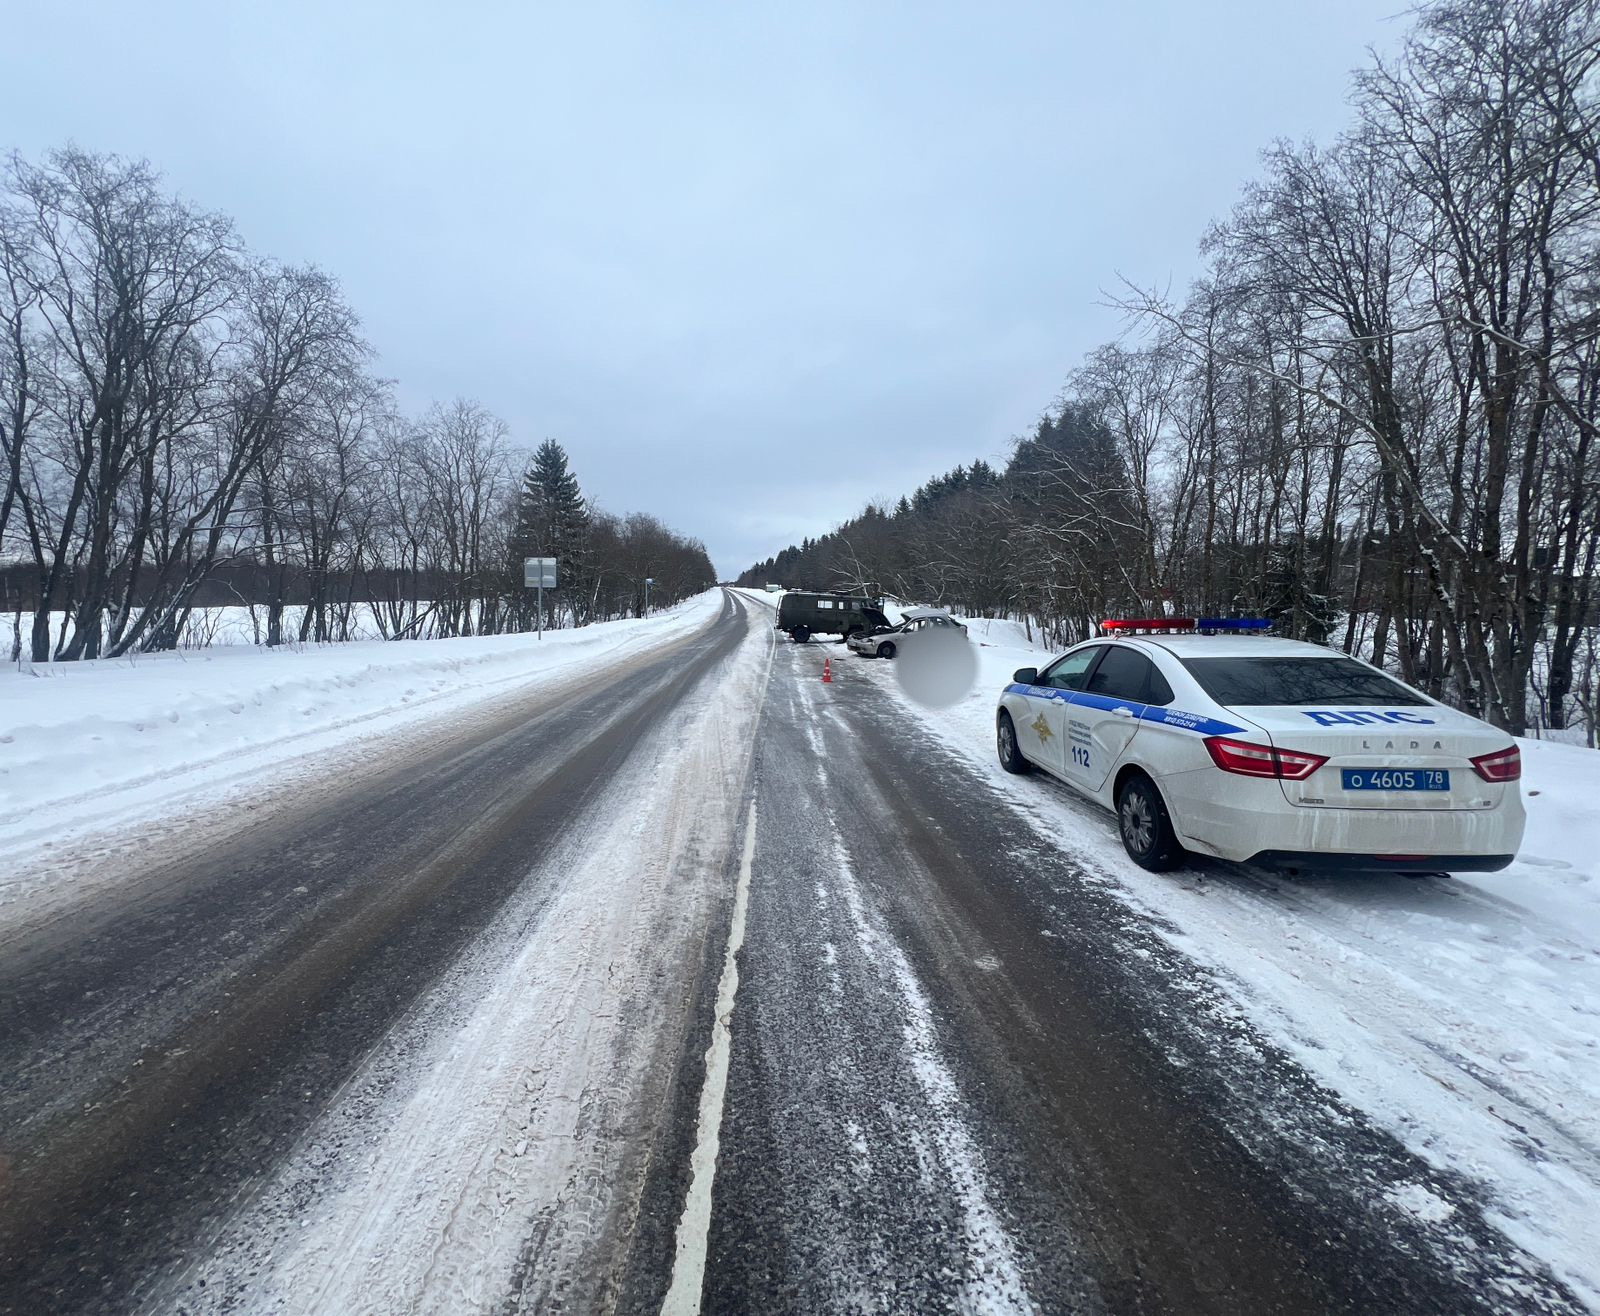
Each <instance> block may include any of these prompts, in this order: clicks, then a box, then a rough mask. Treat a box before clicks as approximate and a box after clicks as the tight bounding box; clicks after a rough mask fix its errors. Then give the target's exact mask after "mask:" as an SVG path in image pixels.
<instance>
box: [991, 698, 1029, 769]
mask: <svg viewBox="0 0 1600 1316" xmlns="http://www.w3.org/2000/svg"><path fill="white" fill-rule="evenodd" d="M994 744H995V749H996V750H997V751H998V752H999V754H1000V766H1001V767H1002V768H1004V769H1005V770H1006V771H1007V772H1014V773H1016V774H1017V775H1018V776H1021V775H1022V774H1023V773H1027V772H1032V771H1033V764H1031V763H1029V762H1028V760H1027V759H1025V758H1023V757H1022V749H1021V748H1020V747H1019V746H1018V744H1017V729H1016V727H1015V726H1013V725H1012V723H1011V714H1010V713H1001V714H1000V717H999V718H998V720H997V721H996V722H995V728H994Z"/></svg>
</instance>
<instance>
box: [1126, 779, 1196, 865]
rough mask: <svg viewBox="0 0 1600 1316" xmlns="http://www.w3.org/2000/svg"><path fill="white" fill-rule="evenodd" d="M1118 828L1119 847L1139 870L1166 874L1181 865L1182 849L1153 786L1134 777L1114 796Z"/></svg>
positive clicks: (1159, 794) (1158, 793)
mask: <svg viewBox="0 0 1600 1316" xmlns="http://www.w3.org/2000/svg"><path fill="white" fill-rule="evenodd" d="M1117 827H1118V830H1119V831H1121V833H1122V848H1123V849H1125V850H1126V851H1127V852H1128V858H1130V859H1132V860H1133V862H1134V863H1136V864H1138V865H1139V867H1140V868H1147V869H1149V870H1150V871H1151V872H1152V873H1165V872H1167V871H1168V870H1170V869H1173V868H1176V867H1177V866H1178V865H1179V864H1181V863H1182V862H1183V847H1182V846H1181V845H1179V844H1178V836H1177V833H1176V832H1174V831H1173V830H1172V819H1171V818H1170V817H1169V816H1168V815H1167V806H1166V805H1165V804H1164V803H1163V802H1162V799H1161V792H1160V791H1158V790H1157V789H1156V786H1155V783H1154V782H1153V781H1151V780H1150V778H1148V777H1146V776H1144V775H1143V774H1135V775H1134V776H1131V777H1129V778H1128V780H1127V781H1125V782H1124V783H1123V784H1122V790H1121V791H1120V792H1119V793H1118V795H1117Z"/></svg>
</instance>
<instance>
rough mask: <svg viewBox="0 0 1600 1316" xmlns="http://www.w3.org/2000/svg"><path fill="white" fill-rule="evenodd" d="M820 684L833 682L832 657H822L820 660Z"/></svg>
mask: <svg viewBox="0 0 1600 1316" xmlns="http://www.w3.org/2000/svg"><path fill="white" fill-rule="evenodd" d="M822 684H823V685H832V684H833V659H832V658H824V659H823V660H822Z"/></svg>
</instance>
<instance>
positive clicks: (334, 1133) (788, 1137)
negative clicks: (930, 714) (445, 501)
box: [0, 596, 1582, 1314]
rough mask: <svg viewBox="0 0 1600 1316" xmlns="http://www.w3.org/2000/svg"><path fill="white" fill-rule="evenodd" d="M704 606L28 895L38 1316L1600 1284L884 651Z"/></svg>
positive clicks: (1409, 1292)
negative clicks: (1256, 1021) (1550, 1257)
mask: <svg viewBox="0 0 1600 1316" xmlns="http://www.w3.org/2000/svg"><path fill="white" fill-rule="evenodd" d="M707 619H708V621H707V624H706V625H705V626H704V627H703V628H702V629H700V630H697V631H686V632H683V633H674V635H672V636H671V637H670V638H668V639H665V640H663V642H662V643H661V644H660V645H659V646H658V647H657V648H655V649H654V650H653V651H650V652H646V653H643V654H640V653H638V652H634V651H629V652H628V653H626V654H621V655H618V656H614V657H611V658H608V657H606V656H605V655H600V656H598V657H597V659H596V661H595V663H594V664H593V670H592V671H589V672H586V673H583V674H582V675H581V676H580V677H576V678H572V679H568V680H565V681H564V682H563V683H552V684H547V685H538V686H535V687H533V688H531V689H530V691H529V693H528V694H527V695H526V696H525V697H515V696H507V695H505V693H504V692H503V691H502V692H501V693H500V694H499V695H497V697H496V700H495V701H494V702H493V703H486V704H484V705H483V706H482V707H481V708H479V709H478V710H477V711H476V712H475V713H471V714H470V715H469V714H468V713H462V714H460V715H459V716H457V717H453V718H452V719H451V720H449V721H447V722H440V721H439V720H437V719H435V720H434V721H432V722H427V723H426V724H425V725H426V729H427V730H426V734H413V735H411V736H409V738H403V737H401V736H400V735H399V733H396V735H395V736H394V738H393V739H392V740H391V741H390V742H388V743H389V744H390V745H391V747H392V751H393V752H392V755H385V756H381V757H379V758H378V759H377V760H376V761H373V762H370V763H368V765H367V767H366V768H365V769H364V770H361V771H357V770H355V769H354V768H348V769H347V770H346V771H345V772H344V775H343V776H342V777H341V778H340V779H339V780H336V781H335V780H327V779H324V780H322V781H321V782H320V784H315V785H314V786H313V785H311V784H308V783H301V784H300V785H299V786H298V787H297V789H296V791H294V792H289V793H286V794H282V795H280V796H274V797H273V798H272V800H271V804H270V807H269V806H268V805H266V804H264V805H263V807H262V809H261V810H259V811H258V813H259V816H258V814H256V813H253V814H252V815H251V816H250V818H249V820H248V822H247V823H245V824H240V823H239V821H238V820H237V818H235V820H234V821H233V824H232V826H231V827H219V826H217V825H216V824H215V821H214V820H211V819H208V818H207V817H198V818H195V819H193V820H190V821H189V822H188V823H187V824H185V825H182V826H178V825H176V824H173V823H171V822H169V823H168V824H166V825H164V826H163V827H161V828H157V829H154V830H153V832H152V835H151V836H147V837H142V838H138V839H137V843H133V841H132V840H129V839H127V838H124V839H123V840H116V839H101V840H99V841H96V842H94V844H93V845H91V846H90V847H89V851H88V852H89V853H93V854H98V855H100V856H101V863H102V866H105V865H112V866H115V867H116V868H117V871H116V872H115V873H109V872H107V873H100V874H99V875H98V876H99V877H100V878H101V879H103V880H100V881H97V882H95V883H92V884H89V885H87V886H85V888H84V890H83V892H81V893H80V894H79V895H78V896H77V897H75V898H74V899H73V900H69V901H63V900H56V899H51V898H45V897H44V896H41V897H39V898H38V899H31V900H29V901H18V902H17V903H16V904H15V905H14V906H13V907H12V909H11V911H10V914H9V922H0V1012H3V1013H0V1020H3V1029H0V1311H16V1312H29V1313H32V1312H45V1311H148V1312H158V1311H159V1312H166V1311H185V1312H221V1311H274V1312H276V1311H283V1312H302V1311H315V1312H330V1313H341V1314H342V1313H346V1312H358V1311H361V1312H366V1311H370V1312H393V1311H422V1312H433V1311H510V1310H527V1311H536V1310H537V1311H547V1310H561V1311H574V1312H588V1311H594V1310H621V1311H628V1312H656V1311H660V1310H663V1302H665V1303H666V1307H665V1310H666V1311H669V1312H672V1313H674V1314H676V1313H679V1312H686V1311H694V1310H696V1309H697V1308H698V1309H700V1310H704V1311H707V1312H719V1313H720V1312H728V1313H734V1312H740V1313H743V1312H753V1311H763V1312H766V1311H774V1312H783V1311H794V1312H813V1311H829V1312H831V1311H904V1312H932V1311H992V1312H1001V1311H1004V1312H1010V1311H1018V1312H1027V1311H1038V1312H1058V1311H1175V1312H1206V1311H1215V1312H1237V1311H1251V1312H1296V1313H1299V1312H1321V1311H1329V1312H1374V1311H1385V1312H1387V1311H1404V1312H1408V1313H1410V1312H1467V1311H1479V1310H1492V1311H1514V1312H1538V1311H1552V1312H1554V1311H1575V1310H1581V1309H1582V1306H1581V1303H1580V1302H1579V1301H1578V1299H1577V1298H1575V1297H1574V1296H1573V1294H1572V1293H1571V1292H1570V1291H1568V1290H1567V1289H1565V1288H1564V1287H1562V1285H1561V1283H1560V1282H1559V1281H1557V1280H1556V1279H1554V1278H1553V1277H1552V1276H1551V1274H1550V1273H1549V1271H1548V1269H1547V1268H1546V1267H1545V1266H1544V1265H1543V1264H1542V1263H1541V1262H1539V1261H1537V1260H1535V1259H1534V1258H1532V1257H1530V1256H1528V1255H1526V1254H1525V1253H1524V1252H1522V1251H1521V1250H1519V1248H1518V1247H1517V1246H1516V1245H1515V1244H1514V1243H1512V1242H1510V1241H1509V1240H1508V1239H1507V1238H1506V1237H1505V1236H1504V1235H1503V1234H1502V1233H1501V1232H1499V1231H1498V1230H1497V1229H1496V1228H1495V1227H1494V1226H1493V1225H1492V1224H1491V1223H1489V1221H1488V1220H1486V1217H1485V1206H1484V1200H1483V1196H1482V1192H1481V1186H1480V1185H1478V1184H1476V1183H1474V1182H1473V1181H1471V1180H1469V1179H1468V1178H1466V1177H1465V1176H1463V1175H1458V1174H1454V1173H1450V1172H1446V1171H1441V1170H1440V1169H1438V1168H1436V1167H1435V1166H1433V1165H1429V1164H1425V1163H1423V1162H1422V1161H1421V1160H1419V1159H1418V1158H1417V1157H1416V1156H1415V1155H1413V1154H1412V1153H1410V1152H1408V1151H1407V1150H1406V1148H1405V1147H1404V1146H1403V1145H1401V1143H1400V1142H1399V1141H1397V1140H1396V1138H1395V1137H1394V1136H1392V1135H1391V1134H1390V1133H1388V1132H1385V1131H1384V1129H1383V1128H1382V1127H1380V1126H1378V1125H1377V1124H1376V1123H1375V1122H1374V1121H1373V1120H1372V1119H1371V1118H1370V1117H1369V1116H1367V1115H1364V1114H1363V1113H1362V1112H1361V1111H1360V1110H1358V1109H1356V1108H1355V1107H1353V1106H1351V1105H1350V1104H1347V1103H1346V1102H1344V1101H1342V1100H1341V1099H1339V1098H1338V1097H1337V1096H1335V1095H1334V1094H1333V1093H1332V1092H1331V1091H1330V1090H1329V1089H1328V1088H1327V1087H1325V1086H1322V1085H1319V1083H1318V1082H1316V1081H1315V1080H1314V1079H1313V1078H1312V1077H1310V1076H1309V1074H1308V1070H1307V1068H1306V1067H1305V1066H1304V1065H1303V1063H1302V1062H1301V1060H1300V1059H1299V1058H1298V1057H1296V1056H1294V1055H1292V1054H1291V1053H1290V1051H1289V1049H1287V1048H1285V1047H1284V1046H1282V1045H1278V1044H1275V1043H1274V1042H1273V1041H1272V1040H1270V1039H1269V1038H1268V1037H1267V1036H1265V1035H1263V1034H1262V1033H1261V1032H1260V1031H1259V1030H1258V1029H1257V1028H1256V1027H1255V1026H1254V1025H1253V1024H1252V1023H1251V1022H1250V1021H1249V1019H1248V1018H1247V1017H1246V1015H1245V1014H1244V1013H1242V1012H1241V1011H1240V1010H1239V1009H1238V1008H1236V1006H1235V1005H1234V1004H1233V997H1232V995H1231V988H1230V985H1229V984H1227V983H1224V982H1221V981H1219V979H1218V977H1217V975H1216V974H1215V972H1214V971H1212V970H1208V969H1207V968H1205V967H1204V966H1203V964H1202V963H1201V962H1199V961H1198V960H1196V959H1192V958H1189V957H1187V956H1186V955H1185V954H1184V952H1183V950H1182V949H1181V947H1180V946H1179V945H1178V944H1177V942H1176V940H1175V938H1174V937H1173V936H1172V935H1171V931H1172V929H1171V928H1170V927H1168V926H1166V925H1164V924H1163V922H1162V919H1161V916H1160V915H1159V913H1152V912H1151V911H1150V910H1148V909H1142V908H1140V907H1139V906H1138V905H1137V904H1135V903H1132V902H1130V901H1129V900H1128V899H1126V898H1125V894H1124V893H1120V892H1119V891H1118V890H1117V889H1116V888H1115V884H1114V883H1111V882H1109V881H1108V880H1107V878H1106V876H1105V873H1104V871H1103V869H1102V868H1101V867H1099V866H1098V865H1097V862H1091V861H1090V859H1089V858H1088V857H1086V855H1085V853H1082V852H1080V847H1078V846H1077V845H1075V844H1074V843H1073V842H1071V841H1070V840H1063V841H1062V843H1059V844H1058V843H1056V842H1054V841H1053V840H1052V839H1051V838H1050V836H1049V835H1048V832H1049V828H1048V827H1044V828H1040V827H1038V826H1034V825H1032V824H1030V823H1029V822H1028V821H1027V819H1026V817H1025V816H1024V813H1023V812H1019V809H1018V807H1017V801H1016V799H1015V798H1014V797H1013V796H1014V792H1013V794H1007V792H1008V790H1011V787H1010V786H1009V785H1008V784H1007V783H1005V782H1001V781H996V780H995V779H994V777H993V776H992V775H991V774H987V773H986V772H985V771H983V770H982V769H980V768H979V767H978V766H977V765H976V764H975V762H974V760H973V759H972V758H971V757H969V756H967V755H965V754H963V753H961V752H958V751H952V749H951V748H950V747H949V745H948V743H947V742H946V741H945V740H941V739H940V738H939V736H938V735H936V734H935V733H934V732H933V731H932V730H930V727H929V724H928V722H927V721H926V720H925V719H924V718H922V717H921V716H920V715H919V714H918V713H917V712H915V711H914V710H912V709H911V708H910V707H909V706H908V705H906V704H905V703H904V702H902V701H901V700H899V699H897V698H895V697H894V696H893V695H892V693H891V692H890V691H889V690H887V689H885V688H883V687H884V684H885V682H886V681H888V680H889V679H891V678H890V676H889V673H890V672H891V671H892V669H891V668H890V667H889V665H887V664H880V665H873V666H870V668H869V666H868V665H865V664H861V663H852V662H849V661H848V660H847V661H845V662H843V663H840V662H839V659H840V656H841V652H842V651H841V650H840V649H839V648H837V647H836V646H822V645H810V646H804V647H797V646H792V645H789V644H786V643H783V644H774V641H773V637H772V632H771V630H770V612H768V611H766V610H765V609H764V608H763V607H762V606H761V605H760V604H759V603H755V602H750V601H746V600H740V599H737V598H736V597H734V596H730V597H729V598H728V599H727V600H726V602H725V603H724V604H723V606H722V608H721V611H720V612H716V611H715V609H708V611H707ZM827 656H832V657H833V658H834V659H835V664H836V666H838V667H839V668H840V672H841V676H842V677H843V678H844V679H841V680H840V681H838V682H836V683H834V684H832V685H823V684H822V683H821V680H820V676H821V669H822V664H823V660H824V658H825V657H827ZM869 671H870V676H869V674H868V673H869ZM369 757H371V756H369ZM1035 788H1037V791H1047V790H1048V789H1049V788H1048V787H1044V786H1039V785H1038V784H1037V783H1034V784H1032V785H1031V786H1030V789H1035ZM53 862H59V861H53ZM1310 913H1311V914H1313V915H1314V914H1315V913H1316V910H1315V909H1312V910H1311V911H1310ZM1313 922H1315V920H1313ZM730 929H731V936H732V943H731V944H732V945H733V946H736V947H738V954H737V956H736V957H734V958H733V962H732V964H731V965H730V963H729V958H730V957H729V955H728V952H729V949H730ZM1322 935H1330V936H1331V935H1333V931H1332V930H1331V929H1330V930H1329V931H1327V932H1325V933H1324V934H1322ZM741 938H742V942H741V940H740V939H741ZM1335 989H1336V988H1335V985H1334V984H1332V983H1331V980H1330V984H1329V990H1330V991H1332V990H1335ZM719 993H720V997H719ZM719 1024H720V1025H724V1026H725V1027H720V1028H719ZM719 1038H720V1039H722V1040H723V1041H725V1042H726V1044H727V1049H726V1051H725V1052H723V1051H722V1050H720V1046H721V1042H719V1041H714V1039H719ZM708 1048H711V1054H712V1059H711V1061H710V1063H709V1064H708V1061H707V1054H708ZM724 1065H725V1066H726V1067H725V1069H724ZM708 1075H709V1076H710V1077H709V1080H708ZM713 1153H714V1159H713ZM697 1176H698V1178H697ZM691 1184H693V1190H691ZM707 1189H708V1190H709V1192H707V1191H706V1190H707ZM686 1199H687V1201H688V1203H689V1206H688V1209H687V1210H686V1208H685V1202H686ZM702 1208H705V1209H702ZM669 1288H670V1293H669Z"/></svg>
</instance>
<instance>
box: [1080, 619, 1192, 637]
mask: <svg viewBox="0 0 1600 1316" xmlns="http://www.w3.org/2000/svg"><path fill="white" fill-rule="evenodd" d="M1100 629H1101V630H1103V631H1105V632H1106V633H1107V634H1108V635H1110V634H1115V633H1116V632H1117V631H1192V630H1194V629H1195V619H1194V618H1193V617H1142V618H1129V617H1118V618H1107V619H1106V620H1105V621H1103V622H1101V623H1100Z"/></svg>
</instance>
